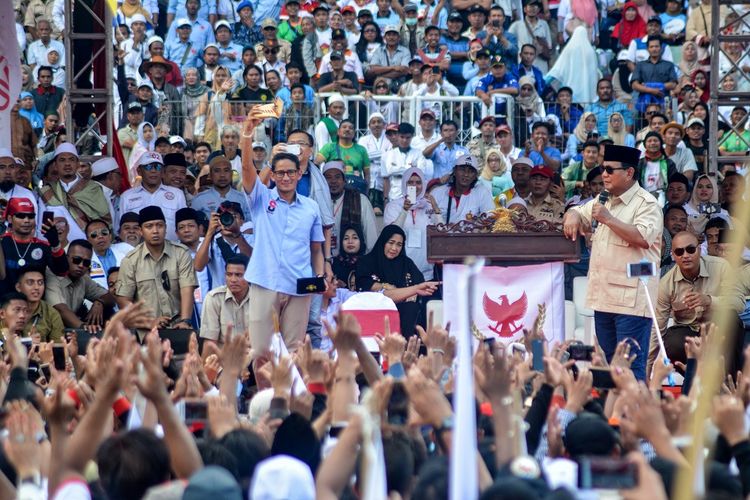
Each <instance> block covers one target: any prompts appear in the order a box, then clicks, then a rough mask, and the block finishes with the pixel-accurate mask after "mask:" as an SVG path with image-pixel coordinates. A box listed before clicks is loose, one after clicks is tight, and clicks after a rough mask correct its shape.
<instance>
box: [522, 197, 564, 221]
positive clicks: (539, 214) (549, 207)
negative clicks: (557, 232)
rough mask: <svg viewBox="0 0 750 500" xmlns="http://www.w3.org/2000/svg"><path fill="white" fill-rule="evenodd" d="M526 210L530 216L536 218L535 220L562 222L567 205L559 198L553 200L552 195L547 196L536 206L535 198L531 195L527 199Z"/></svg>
mask: <svg viewBox="0 0 750 500" xmlns="http://www.w3.org/2000/svg"><path fill="white" fill-rule="evenodd" d="M526 210H527V211H528V212H529V215H532V216H534V218H535V219H539V220H548V221H552V222H562V218H563V212H565V205H564V204H563V202H561V201H560V200H558V199H557V198H553V197H552V195H550V194H547V196H546V197H545V198H544V199H543V200H542V201H541V202H540V203H536V204H535V203H534V198H533V197H532V196H531V195H529V196H528V197H526Z"/></svg>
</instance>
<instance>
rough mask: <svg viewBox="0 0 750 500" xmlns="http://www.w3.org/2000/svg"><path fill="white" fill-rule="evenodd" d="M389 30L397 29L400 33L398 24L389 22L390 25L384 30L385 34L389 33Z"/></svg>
mask: <svg viewBox="0 0 750 500" xmlns="http://www.w3.org/2000/svg"><path fill="white" fill-rule="evenodd" d="M389 31H395V32H396V33H399V30H398V26H396V25H395V24H389V25H388V26H386V27H385V29H384V30H383V34H384V35H385V34H386V33H388V32H389Z"/></svg>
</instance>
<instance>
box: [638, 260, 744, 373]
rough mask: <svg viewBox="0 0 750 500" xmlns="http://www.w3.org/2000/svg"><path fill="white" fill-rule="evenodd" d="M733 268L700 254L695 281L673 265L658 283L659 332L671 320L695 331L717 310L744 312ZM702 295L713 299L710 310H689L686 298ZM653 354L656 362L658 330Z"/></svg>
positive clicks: (657, 313) (725, 262) (653, 332)
mask: <svg viewBox="0 0 750 500" xmlns="http://www.w3.org/2000/svg"><path fill="white" fill-rule="evenodd" d="M731 274H732V268H731V266H730V265H729V263H728V262H727V261H726V260H724V259H722V258H721V257H712V256H710V255H701V262H700V271H699V272H698V276H697V277H696V278H695V280H693V281H690V280H688V279H687V278H685V276H683V274H682V271H681V270H680V268H679V266H676V265H675V266H674V267H673V268H672V269H670V270H669V272H668V273H667V274H665V275H664V276H663V277H662V278H661V280H660V281H659V296H658V298H657V299H656V304H655V308H656V322H657V324H658V325H659V330H660V331H661V332H662V335H663V334H664V331H665V330H666V329H667V323H668V321H669V319H670V318H673V319H674V322H675V325H679V326H690V328H692V329H693V330H695V331H696V332H697V331H699V330H700V325H701V323H703V322H705V321H708V320H709V319H710V317H709V313H710V312H712V311H714V310H715V308H716V307H717V306H718V307H728V308H730V309H732V310H734V311H735V312H737V313H740V312H742V311H743V310H744V309H745V300H744V297H743V296H742V295H741V294H740V293H739V291H738V290H737V289H736V287H732V286H731V285H730V280H731ZM692 291H695V292H698V293H703V294H706V295H708V296H710V297H711V308H710V310H708V311H704V310H701V309H698V308H696V309H688V308H687V306H685V303H684V298H685V295H687V293H689V292H692ZM651 351H652V352H651V353H649V359H651V357H652V356H651V355H652V354H653V356H654V359H655V356H656V353H657V352H658V351H659V343H658V341H657V340H656V328H653V329H652V330H651Z"/></svg>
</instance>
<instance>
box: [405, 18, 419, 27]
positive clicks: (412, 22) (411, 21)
mask: <svg viewBox="0 0 750 500" xmlns="http://www.w3.org/2000/svg"><path fill="white" fill-rule="evenodd" d="M406 25H407V26H416V25H417V18H416V17H407V18H406Z"/></svg>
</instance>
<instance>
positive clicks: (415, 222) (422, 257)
mask: <svg viewBox="0 0 750 500" xmlns="http://www.w3.org/2000/svg"><path fill="white" fill-rule="evenodd" d="M410 186H413V187H414V191H415V196H416V201H414V200H412V199H410V198H409V196H408V194H409V187H410ZM426 188H427V180H426V179H425V176H424V172H422V170H420V169H419V168H417V167H411V168H410V169H408V170H407V171H406V172H404V175H403V177H402V178H401V192H402V193H404V195H403V196H401V197H400V198H396V199H394V200H391V201H389V202H388V205H386V207H385V213H384V214H383V224H395V225H397V226H398V227H400V228H401V229H403V230H404V231H406V233H407V234H409V235H410V237H411V238H412V239H411V240H410V245H407V247H406V253H407V255H408V256H409V258H410V259H411V260H412V261H414V263H415V264H416V265H417V267H418V268H419V270H420V271H421V272H422V274H423V275H424V277H425V279H428V280H430V279H432V273H433V268H432V264H430V263H429V262H427V232H426V228H427V226H429V225H432V224H440V223H441V222H443V216H442V215H441V212H440V208H438V206H437V202H436V201H435V198H433V197H432V195H431V194H429V193H426V194H425V190H426Z"/></svg>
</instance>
